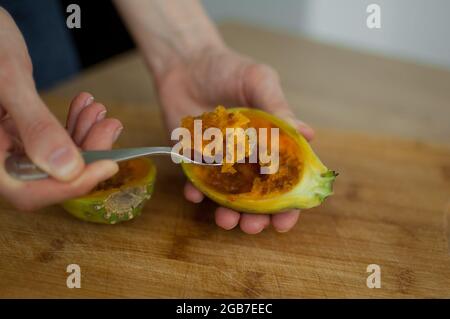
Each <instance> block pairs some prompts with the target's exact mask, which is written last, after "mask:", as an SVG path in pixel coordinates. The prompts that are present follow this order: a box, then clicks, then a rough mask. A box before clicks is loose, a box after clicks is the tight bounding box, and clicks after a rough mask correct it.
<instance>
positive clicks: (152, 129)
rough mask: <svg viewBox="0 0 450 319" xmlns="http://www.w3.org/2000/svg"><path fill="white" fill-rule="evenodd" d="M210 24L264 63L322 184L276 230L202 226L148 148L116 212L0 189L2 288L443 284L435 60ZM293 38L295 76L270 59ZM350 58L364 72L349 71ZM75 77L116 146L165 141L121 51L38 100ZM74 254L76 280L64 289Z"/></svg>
mask: <svg viewBox="0 0 450 319" xmlns="http://www.w3.org/2000/svg"><path fill="white" fill-rule="evenodd" d="M238 30H239V31H240V32H236V31H238ZM222 31H223V32H224V34H225V36H226V38H227V40H228V41H229V42H231V43H232V44H233V46H235V47H238V48H240V49H241V50H242V51H244V52H246V53H248V54H252V55H254V56H257V57H259V58H261V57H263V56H264V54H265V55H266V56H265V57H266V59H265V60H266V61H268V60H270V59H272V60H273V61H274V62H275V63H278V65H277V67H278V68H279V69H280V73H281V75H282V78H283V80H284V82H283V83H284V85H285V88H286V92H287V95H288V97H289V98H290V101H291V102H292V104H293V106H294V108H295V109H296V112H298V114H307V116H306V117H307V119H308V120H310V121H311V122H313V124H315V125H316V126H317V133H318V134H317V137H316V139H315V141H314V142H313V143H312V146H313V148H314V149H315V151H316V152H317V153H318V155H319V156H320V158H321V159H322V160H323V161H324V163H325V164H326V165H327V166H328V167H329V168H331V169H334V170H337V171H338V172H339V173H340V175H339V176H338V178H337V181H336V183H335V195H334V196H332V197H331V198H329V199H327V200H326V202H325V203H324V204H323V205H322V206H320V207H317V208H314V209H311V210H308V211H304V212H303V213H302V215H301V218H300V221H299V223H298V225H297V226H296V227H295V228H294V229H293V230H292V231H290V232H288V233H284V234H280V233H277V232H275V231H274V230H273V229H269V230H266V231H264V232H263V233H261V234H259V235H256V236H250V235H245V234H243V233H242V232H241V231H240V230H239V229H236V230H232V231H225V230H221V229H219V228H218V227H216V226H215V225H214V221H213V214H212V212H213V209H214V207H215V204H214V203H212V202H210V201H206V202H205V203H202V204H201V205H194V204H190V203H188V202H187V201H185V200H184V199H183V196H182V187H183V183H184V180H185V178H184V176H183V174H182V172H181V169H180V168H179V167H178V166H176V165H174V164H172V163H171V162H170V159H168V158H166V159H164V158H158V159H156V161H155V162H156V164H157V168H158V176H157V184H156V189H155V193H154V195H153V197H152V199H151V200H150V201H149V202H148V204H147V205H146V207H145V209H144V212H143V214H142V215H141V216H140V217H139V218H137V219H135V220H133V221H130V222H127V223H123V224H119V225H114V226H106V225H95V224H90V223H86V222H82V221H79V220H77V219H75V218H73V217H72V216H70V215H68V214H67V213H65V212H64V211H63V210H62V209H61V208H60V207H58V206H52V207H49V208H47V209H43V210H41V211H39V212H36V213H21V212H17V211H16V210H15V209H14V208H12V207H11V206H10V205H9V204H7V203H6V202H5V201H0V297H371V296H375V297H450V247H449V242H450V229H449V227H450V226H449V223H450V148H449V147H448V146H446V145H445V144H446V142H447V138H449V137H450V133H449V126H448V118H450V117H449V116H447V115H448V114H449V110H448V106H449V104H448V102H449V101H450V98H449V91H448V90H445V85H446V84H449V83H450V82H449V79H450V75H449V72H446V71H441V70H437V69H432V68H428V67H422V66H416V65H412V64H409V63H404V62H400V61H393V60H387V59H384V58H380V57H373V56H369V55H365V54H361V53H355V52H352V51H349V50H345V49H339V48H332V47H328V46H324V45H321V44H316V43H312V42H308V41H306V40H304V39H297V38H294V37H290V36H282V35H275V34H272V33H267V32H263V31H260V30H256V29H251V28H247V27H240V26H236V25H230V26H226V27H224V28H222ZM264 34H265V37H263V35H264ZM246 39H247V42H246V41H245V40H246ZM264 41H265V42H264ZM249 42H251V43H253V47H252V48H253V49H252V48H250V44H247V43H249ZM264 43H265V44H264ZM263 44H264V46H263ZM269 44H270V45H269ZM280 46H284V48H280V49H279V50H277V49H276V48H277V47H280ZM263 47H264V48H268V49H267V52H264V53H262V52H260V49H261V48H263ZM281 49H283V50H281ZM252 50H254V51H252ZM302 50H303V51H302ZM292 52H293V53H292ZM296 52H297V53H298V54H300V53H299V52H303V53H301V54H303V56H302V57H301V58H299V59H298V60H295V59H294V60H292V67H291V69H295V70H297V71H299V70H301V69H302V68H303V69H305V68H306V70H307V71H305V72H307V74H308V77H306V76H304V75H302V74H301V72H298V74H297V75H295V74H294V71H292V72H291V71H289V70H287V68H285V67H284V66H283V65H285V66H287V65H288V64H287V63H286V62H283V61H286V60H289V59H290V58H291V56H290V54H295V53H296ZM314 54H315V55H316V57H317V60H318V61H319V62H323V63H325V67H326V68H325V69H321V68H319V67H318V65H317V64H314V63H318V61H316V60H314V59H312V56H313V55H314ZM301 59H306V61H309V62H310V63H313V64H314V65H315V66H316V69H314V67H313V66H311V65H310V63H309V62H308V63H306V62H302V64H301V65H298V64H297V62H298V61H301ZM263 60H264V59H263ZM296 61H297V62H296ZM314 61H315V62H314ZM333 61H334V62H333ZM342 61H346V65H347V66H346V67H344V66H340V65H339V64H340V63H341V62H342ZM269 62H270V61H269ZM326 63H328V64H326ZM361 68H362V69H366V70H369V71H370V72H369V74H371V75H372V76H369V75H367V79H365V78H363V79H361V78H359V79H358V78H354V77H353V76H352V75H354V76H356V75H357V74H359V75H360V76H363V74H364V72H361V71H360V69H361ZM344 69H345V70H344ZM389 70H390V72H389ZM383 71H384V72H383ZM290 72H291V73H290ZM326 73H329V74H330V77H326V76H325V74H326ZM339 74H340V76H338V75H339ZM363 80H367V81H368V84H367V86H366V84H363ZM332 84H333V85H332ZM83 89H84V90H89V91H91V92H93V93H94V95H95V96H96V98H97V100H106V101H107V102H108V101H109V102H110V103H108V104H109V114H110V115H111V116H115V117H118V118H120V119H121V120H122V122H123V123H124V124H125V130H124V133H123V136H122V137H121V139H120V141H119V143H120V145H121V146H144V145H161V144H166V143H167V140H166V136H167V132H166V131H165V130H164V128H163V125H162V121H161V120H159V119H160V112H159V110H158V108H157V104H156V101H155V97H154V93H153V91H152V90H151V81H150V78H149V75H148V74H146V73H145V70H144V69H143V64H142V63H141V62H140V60H139V59H138V58H137V56H136V55H135V54H134V53H133V54H131V55H127V56H124V57H120V58H118V59H115V60H113V61H112V62H108V63H106V64H104V65H101V66H98V67H96V68H94V69H93V70H90V71H88V72H86V73H84V74H83V75H81V76H80V77H78V78H76V79H73V80H71V81H70V82H68V83H66V84H65V85H63V86H61V87H58V88H56V89H54V90H52V91H51V92H48V93H47V94H46V95H45V101H46V102H47V103H48V105H49V106H50V107H51V109H52V111H53V112H54V113H55V114H57V116H58V117H59V118H60V119H61V120H63V119H64V117H65V114H66V111H67V105H68V102H69V100H68V98H69V96H71V95H72V94H73V93H74V92H77V91H79V90H83ZM374 89H375V91H373V90H374ZM376 92H378V93H383V94H382V95H377V94H376ZM446 103H447V104H446ZM367 104H369V105H367ZM409 107H410V108H409ZM333 108H336V109H333ZM430 110H433V112H434V113H433V112H432V113H429V111H430ZM399 114H400V115H399ZM376 119H379V121H377V120H376ZM427 123H428V124H427ZM376 133H380V134H376ZM435 142H436V144H435ZM438 144H440V145H438ZM72 263H76V264H79V265H80V267H81V274H82V277H81V285H82V287H81V289H68V288H67V287H66V278H67V275H68V274H67V273H66V267H67V265H68V264H72ZM369 264H378V265H380V267H381V272H382V273H381V282H382V286H381V288H380V289H369V288H367V286H366V278H367V276H368V275H369V274H368V273H367V272H366V267H367V266H368V265H369Z"/></svg>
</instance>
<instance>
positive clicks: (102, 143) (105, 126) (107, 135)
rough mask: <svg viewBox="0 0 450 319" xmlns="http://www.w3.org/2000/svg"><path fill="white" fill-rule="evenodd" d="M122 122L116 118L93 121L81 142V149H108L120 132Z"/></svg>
mask: <svg viewBox="0 0 450 319" xmlns="http://www.w3.org/2000/svg"><path fill="white" fill-rule="evenodd" d="M122 130H123V126H122V123H121V122H120V121H119V120H117V119H113V118H110V119H104V120H101V121H100V122H97V123H95V124H94V125H93V126H92V127H91V129H90V130H89V132H88V133H87V135H86V138H85V139H84V141H83V142H82V144H81V148H82V149H83V150H109V149H111V148H112V146H113V144H114V142H115V141H116V140H117V138H118V137H119V136H120V133H122Z"/></svg>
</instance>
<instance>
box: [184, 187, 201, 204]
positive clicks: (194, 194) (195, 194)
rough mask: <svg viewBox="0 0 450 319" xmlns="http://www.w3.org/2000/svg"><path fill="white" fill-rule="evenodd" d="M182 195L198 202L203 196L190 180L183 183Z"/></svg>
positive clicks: (193, 201)
mask: <svg viewBox="0 0 450 319" xmlns="http://www.w3.org/2000/svg"><path fill="white" fill-rule="evenodd" d="M184 197H185V198H186V199H187V200H188V201H190V202H192V203H196V204H198V203H200V202H201V201H202V200H203V198H204V197H205V196H204V195H203V193H202V192H200V191H199V190H198V189H197V188H196V187H195V186H194V185H192V184H191V183H190V182H186V184H185V185H184Z"/></svg>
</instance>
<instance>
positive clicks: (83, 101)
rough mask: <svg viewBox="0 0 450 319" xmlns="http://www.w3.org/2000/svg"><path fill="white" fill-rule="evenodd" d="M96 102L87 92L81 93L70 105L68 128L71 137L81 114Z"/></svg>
mask: <svg viewBox="0 0 450 319" xmlns="http://www.w3.org/2000/svg"><path fill="white" fill-rule="evenodd" d="M93 102H94V97H93V96H92V95H91V94H90V93H87V92H81V93H80V94H78V95H77V96H76V97H75V98H74V99H73V100H72V103H70V108H69V114H68V115H67V123H66V128H67V131H68V132H69V134H70V135H72V133H73V131H74V129H75V124H76V123H77V119H78V115H79V114H80V112H81V111H82V110H83V109H84V108H85V107H87V106H89V105H90V104H92V103H93Z"/></svg>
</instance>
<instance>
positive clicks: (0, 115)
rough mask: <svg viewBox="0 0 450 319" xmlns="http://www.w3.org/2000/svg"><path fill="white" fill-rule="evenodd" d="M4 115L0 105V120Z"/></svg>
mask: <svg viewBox="0 0 450 319" xmlns="http://www.w3.org/2000/svg"><path fill="white" fill-rule="evenodd" d="M5 115H6V111H5V110H4V109H3V108H2V107H1V105H0V121H1V120H2V119H3V117H4V116H5Z"/></svg>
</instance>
